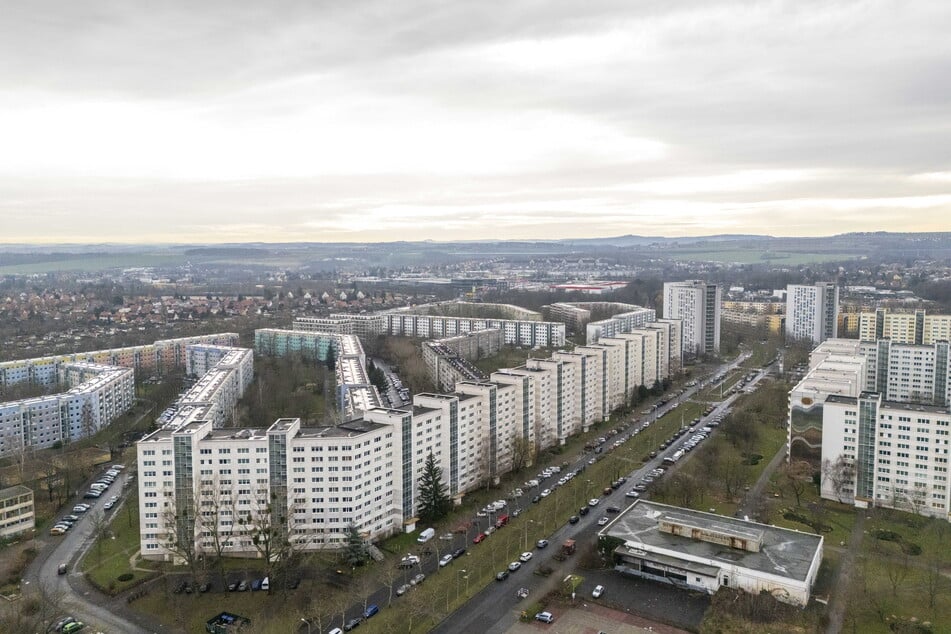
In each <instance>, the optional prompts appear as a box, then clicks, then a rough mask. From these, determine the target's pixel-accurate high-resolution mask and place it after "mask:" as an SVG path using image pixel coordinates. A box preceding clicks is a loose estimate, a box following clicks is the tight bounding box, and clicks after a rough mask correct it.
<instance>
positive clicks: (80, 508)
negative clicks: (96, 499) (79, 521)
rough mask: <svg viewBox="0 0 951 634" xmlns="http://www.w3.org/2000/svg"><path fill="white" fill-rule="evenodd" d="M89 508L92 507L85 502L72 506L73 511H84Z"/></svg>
mask: <svg viewBox="0 0 951 634" xmlns="http://www.w3.org/2000/svg"><path fill="white" fill-rule="evenodd" d="M90 508H92V506H90V505H89V504H86V503H85V502H84V503H82V504H77V505H76V506H74V507H73V513H85V512H86V511H88V510H89V509H90Z"/></svg>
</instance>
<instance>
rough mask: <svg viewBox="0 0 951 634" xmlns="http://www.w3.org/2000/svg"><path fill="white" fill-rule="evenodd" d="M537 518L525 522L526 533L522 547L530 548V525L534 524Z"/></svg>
mask: <svg viewBox="0 0 951 634" xmlns="http://www.w3.org/2000/svg"><path fill="white" fill-rule="evenodd" d="M534 523H535V520H528V521H527V522H525V535H524V536H523V537H522V549H523V550H528V525H529V524H534Z"/></svg>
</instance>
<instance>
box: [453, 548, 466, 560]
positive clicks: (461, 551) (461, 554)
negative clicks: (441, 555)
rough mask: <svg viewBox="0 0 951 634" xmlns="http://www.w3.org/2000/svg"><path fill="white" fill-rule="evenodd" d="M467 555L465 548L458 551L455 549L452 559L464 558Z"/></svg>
mask: <svg viewBox="0 0 951 634" xmlns="http://www.w3.org/2000/svg"><path fill="white" fill-rule="evenodd" d="M465 554H466V549H465V548H457V549H455V550H454V551H452V558H453V559H459V558H460V557H462V556H463V555H465Z"/></svg>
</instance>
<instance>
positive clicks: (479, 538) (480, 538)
mask: <svg viewBox="0 0 951 634" xmlns="http://www.w3.org/2000/svg"><path fill="white" fill-rule="evenodd" d="M485 537H486V536H485V533H479V534H478V535H476V536H475V537H473V538H472V543H473V544H478V543H480V542H482V541H483V540H484V539H485Z"/></svg>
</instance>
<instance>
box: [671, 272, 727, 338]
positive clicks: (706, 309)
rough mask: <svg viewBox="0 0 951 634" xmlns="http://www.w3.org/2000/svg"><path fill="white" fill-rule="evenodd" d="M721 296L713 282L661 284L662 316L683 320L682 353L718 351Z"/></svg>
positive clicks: (690, 281) (718, 288)
mask: <svg viewBox="0 0 951 634" xmlns="http://www.w3.org/2000/svg"><path fill="white" fill-rule="evenodd" d="M720 298H721V290H720V287H719V286H717V285H716V284H708V283H707V282H703V281H700V280H688V281H686V282H665V283H664V317H665V318H667V319H679V320H680V321H681V322H682V326H681V327H682V332H681V336H682V342H683V343H682V346H681V347H682V350H683V352H684V354H694V355H701V354H718V353H719V352H720Z"/></svg>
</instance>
